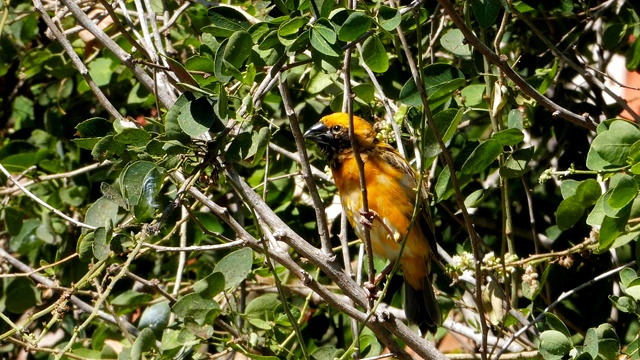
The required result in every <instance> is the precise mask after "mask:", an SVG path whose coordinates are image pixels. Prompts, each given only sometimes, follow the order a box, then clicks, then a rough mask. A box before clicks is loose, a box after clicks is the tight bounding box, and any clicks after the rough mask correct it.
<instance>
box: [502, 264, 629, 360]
mask: <svg viewBox="0 0 640 360" xmlns="http://www.w3.org/2000/svg"><path fill="white" fill-rule="evenodd" d="M635 264H636V262H635V261H631V262H629V263H627V264H625V265H622V266H618V267H617V268H615V269H611V270H609V271H607V272H604V273H602V274H600V275H598V276H596V277H594V278H593V279H591V280H589V281H587V282H585V283H583V284H581V285H580V286H578V287H576V288H573V289H571V290H569V291H564V292H562V294H560V296H558V298H557V299H556V300H555V301H554V302H552V303H551V304H549V306H547V307H546V308H545V309H544V310H542V312H541V313H540V314H539V315H538V316H536V318H535V319H534V320H533V321H531V323H529V325H527V326H525V327H523V328H522V329H520V330H518V331H517V332H516V333H515V334H513V336H511V337H510V338H509V340H507V342H506V343H505V344H504V345H503V346H502V348H501V349H500V351H498V353H497V354H496V356H495V357H494V360H499V359H500V355H502V353H503V352H504V351H505V350H506V349H507V347H508V346H509V345H511V343H512V342H513V341H514V340H515V339H517V338H518V337H519V336H520V335H522V334H524V332H525V331H527V329H529V328H530V327H531V326H533V325H534V324H536V323H537V322H538V321H541V320H542V318H543V316H544V315H545V314H546V313H547V312H549V311H550V310H551V309H553V308H554V307H556V305H558V304H559V303H560V302H562V301H563V300H564V299H566V298H568V297H569V296H571V295H573V294H575V293H577V292H578V291H580V290H582V289H584V288H586V287H588V286H591V285H593V284H595V283H596V282H598V281H600V280H602V279H606V278H608V277H609V276H612V275H615V274H617V273H619V272H620V271H622V269H624V268H627V267H632V266H634V265H635Z"/></svg>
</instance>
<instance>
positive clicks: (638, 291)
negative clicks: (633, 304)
mask: <svg viewBox="0 0 640 360" xmlns="http://www.w3.org/2000/svg"><path fill="white" fill-rule="evenodd" d="M624 293H625V294H627V295H629V296H631V297H632V298H633V300H635V301H640V278H635V279H633V280H632V281H631V282H630V283H629V285H628V286H627V288H626V289H625V290H624Z"/></svg>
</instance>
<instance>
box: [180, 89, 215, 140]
mask: <svg viewBox="0 0 640 360" xmlns="http://www.w3.org/2000/svg"><path fill="white" fill-rule="evenodd" d="M216 120H217V118H216V114H215V113H214V111H213V104H212V103H211V101H209V99H207V98H206V97H204V96H203V97H200V98H198V99H195V100H193V101H190V102H188V103H187V104H185V105H184V106H183V107H182V109H181V110H180V114H179V115H178V124H179V125H180V128H181V129H182V131H184V133H185V134H187V135H189V136H191V137H199V136H202V135H203V134H205V133H206V132H207V131H209V129H211V128H212V127H214V123H216V122H217V121H216Z"/></svg>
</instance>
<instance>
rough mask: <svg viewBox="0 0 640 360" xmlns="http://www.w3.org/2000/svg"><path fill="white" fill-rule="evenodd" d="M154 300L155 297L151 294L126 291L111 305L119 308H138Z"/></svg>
mask: <svg viewBox="0 0 640 360" xmlns="http://www.w3.org/2000/svg"><path fill="white" fill-rule="evenodd" d="M152 299H153V297H152V296H151V295H149V294H145V293H141V292H137V291H135V290H125V291H124V292H123V293H121V294H120V295H118V296H117V297H116V298H115V299H113V300H112V301H111V305H113V306H119V307H122V306H130V307H138V306H140V305H142V304H145V303H147V302H149V301H151V300H152Z"/></svg>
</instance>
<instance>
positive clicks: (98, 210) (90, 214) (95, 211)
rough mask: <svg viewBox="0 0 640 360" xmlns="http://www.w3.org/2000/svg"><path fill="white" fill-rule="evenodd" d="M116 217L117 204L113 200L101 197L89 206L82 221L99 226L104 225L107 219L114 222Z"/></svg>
mask: <svg viewBox="0 0 640 360" xmlns="http://www.w3.org/2000/svg"><path fill="white" fill-rule="evenodd" d="M117 218H118V205H117V204H116V203H114V202H113V201H110V200H107V199H105V198H104V197H101V198H99V199H98V200H96V202H94V203H93V204H92V205H91V206H90V207H89V209H88V210H87V213H86V215H85V219H84V222H85V223H87V224H89V225H92V226H95V227H100V226H104V224H105V222H106V221H107V220H111V222H112V223H113V224H115V223H116V221H117Z"/></svg>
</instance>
